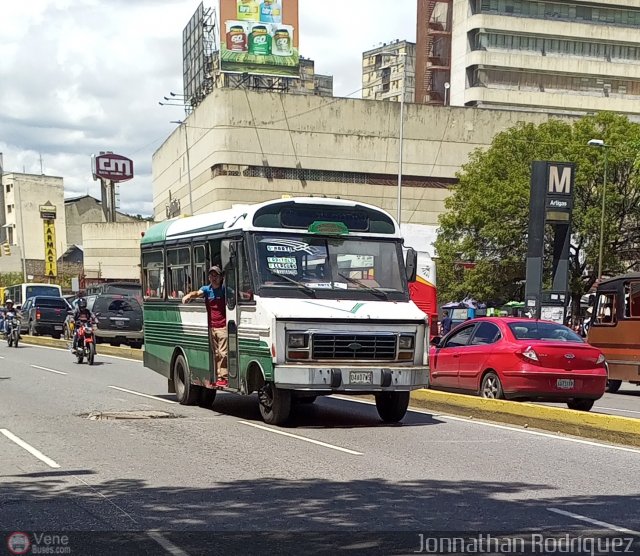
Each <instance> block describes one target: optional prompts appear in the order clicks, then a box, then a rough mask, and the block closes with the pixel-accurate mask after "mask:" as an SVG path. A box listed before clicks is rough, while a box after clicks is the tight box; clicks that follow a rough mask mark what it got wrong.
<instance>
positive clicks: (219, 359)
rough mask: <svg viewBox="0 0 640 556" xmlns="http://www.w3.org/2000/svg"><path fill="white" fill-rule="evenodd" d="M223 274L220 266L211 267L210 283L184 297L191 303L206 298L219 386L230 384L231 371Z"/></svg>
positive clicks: (217, 384)
mask: <svg viewBox="0 0 640 556" xmlns="http://www.w3.org/2000/svg"><path fill="white" fill-rule="evenodd" d="M222 281H223V274H222V269H221V268H220V267H219V266H212V267H211V268H210V269H209V284H208V285H206V286H202V287H201V288H200V289H199V290H198V291H193V292H189V293H188V294H187V295H185V296H184V297H183V298H182V303H189V302H190V301H191V300H192V299H195V298H204V300H205V303H206V305H207V314H208V317H209V333H210V334H211V346H212V347H213V353H214V355H215V361H216V373H217V377H218V380H217V382H216V386H217V387H218V388H226V387H227V386H228V384H229V371H228V369H227V355H228V353H229V341H228V336H227V311H226V298H225V293H226V292H225V287H224V285H223V284H222Z"/></svg>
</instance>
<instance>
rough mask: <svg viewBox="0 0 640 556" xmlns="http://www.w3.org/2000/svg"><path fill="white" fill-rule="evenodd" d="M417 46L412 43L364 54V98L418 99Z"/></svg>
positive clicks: (406, 100) (397, 44)
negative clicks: (416, 79)
mask: <svg viewBox="0 0 640 556" xmlns="http://www.w3.org/2000/svg"><path fill="white" fill-rule="evenodd" d="M415 75H416V45H415V43H412V42H409V41H401V40H396V41H394V42H392V43H389V44H387V43H384V44H383V45H381V46H379V47H377V48H374V49H372V50H367V51H366V52H364V53H363V54H362V98H363V99H365V100H367V99H368V100H392V101H400V99H401V97H402V91H403V88H404V100H405V102H413V101H414V98H415Z"/></svg>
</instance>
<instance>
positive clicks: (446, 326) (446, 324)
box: [440, 311, 453, 336]
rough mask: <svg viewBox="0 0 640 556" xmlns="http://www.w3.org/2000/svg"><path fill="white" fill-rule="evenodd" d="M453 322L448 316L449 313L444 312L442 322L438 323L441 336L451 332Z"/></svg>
mask: <svg viewBox="0 0 640 556" xmlns="http://www.w3.org/2000/svg"><path fill="white" fill-rule="evenodd" d="M452 324H453V321H452V320H451V317H450V316H449V311H445V312H444V317H443V318H442V322H441V323H440V330H441V331H442V335H443V336H444V335H445V334H448V333H449V332H450V331H451V325H452Z"/></svg>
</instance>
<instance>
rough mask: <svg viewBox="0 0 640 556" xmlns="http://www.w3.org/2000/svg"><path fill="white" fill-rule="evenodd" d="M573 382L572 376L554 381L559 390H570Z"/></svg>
mask: <svg viewBox="0 0 640 556" xmlns="http://www.w3.org/2000/svg"><path fill="white" fill-rule="evenodd" d="M574 384H575V381H574V380H573V379H572V378H559V379H558V380H557V381H556V386H557V387H558V388H560V389H561V390H571V389H572V388H573V386H574Z"/></svg>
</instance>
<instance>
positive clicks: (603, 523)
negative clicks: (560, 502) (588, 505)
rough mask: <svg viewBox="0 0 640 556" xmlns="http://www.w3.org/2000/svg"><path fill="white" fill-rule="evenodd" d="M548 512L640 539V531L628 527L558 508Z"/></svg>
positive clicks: (549, 509)
mask: <svg viewBox="0 0 640 556" xmlns="http://www.w3.org/2000/svg"><path fill="white" fill-rule="evenodd" d="M547 510H548V511H550V512H553V513H554V514H560V515H564V516H566V517H571V518H573V519H576V520H578V521H584V522H586V523H591V525H597V526H598V527H604V528H605V529H609V530H611V531H615V532H616V533H626V534H628V535H636V536H638V537H640V531H634V530H633V529H627V528H626V527H620V526H619V525H613V524H612V523H607V522H606V521H598V520H597V519H591V518H590V517H586V516H584V515H580V514H574V513H572V512H567V511H565V510H559V509H558V508H547Z"/></svg>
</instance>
